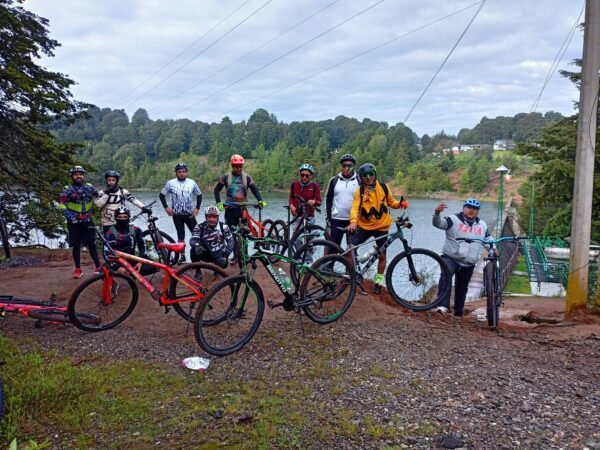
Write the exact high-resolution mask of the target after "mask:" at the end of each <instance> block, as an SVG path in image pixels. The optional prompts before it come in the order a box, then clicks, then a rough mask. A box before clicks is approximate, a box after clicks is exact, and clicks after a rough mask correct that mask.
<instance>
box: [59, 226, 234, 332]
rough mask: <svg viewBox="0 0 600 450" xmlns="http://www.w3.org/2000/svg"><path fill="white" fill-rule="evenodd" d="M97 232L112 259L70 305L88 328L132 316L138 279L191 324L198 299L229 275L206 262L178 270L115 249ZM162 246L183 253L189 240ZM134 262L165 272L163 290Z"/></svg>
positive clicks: (74, 317)
mask: <svg viewBox="0 0 600 450" xmlns="http://www.w3.org/2000/svg"><path fill="white" fill-rule="evenodd" d="M96 234H97V235H98V236H99V237H100V238H101V239H102V241H103V242H104V245H105V248H106V251H105V254H106V256H107V259H108V261H107V263H105V264H104V265H103V266H102V271H101V273H99V274H97V275H94V276H93V277H91V278H88V279H86V280H85V281H84V282H83V283H82V284H81V285H79V287H78V288H77V289H76V290H75V291H74V292H73V294H72V296H71V299H70V300H69V304H68V312H69V318H70V319H71V322H73V324H74V325H75V326H76V327H78V328H81V329H82V330H85V331H103V330H108V329H110V328H113V327H115V326H117V325H118V324H120V323H121V322H123V321H124V320H125V319H126V318H127V317H129V315H130V314H131V313H132V312H133V310H134V308H135V306H136V304H137V301H138V297H139V290H138V287H137V284H136V283H135V281H134V279H135V280H137V281H138V282H139V283H141V284H142V286H143V287H144V288H146V289H147V290H148V292H150V295H151V297H152V298H153V299H154V300H156V301H157V302H158V304H159V305H161V306H164V307H165V312H168V311H169V308H170V307H171V306H172V307H173V309H175V312H177V314H179V315H180V316H181V317H182V318H183V319H184V320H186V321H187V322H188V323H189V322H192V321H193V318H194V315H195V312H196V311H195V310H196V309H197V308H196V307H197V305H198V302H199V301H200V300H202V299H203V298H204V297H205V295H206V292H207V291H208V288H209V287H210V284H211V283H213V282H215V281H216V280H219V279H221V278H225V277H226V276H227V272H225V271H224V270H223V269H221V268H220V267H217V266H215V265H214V264H209V263H205V262H196V263H191V264H186V265H184V266H183V267H181V268H179V269H177V270H176V269H174V268H173V267H171V266H170V265H167V264H161V263H159V262H156V261H152V260H149V259H145V258H141V257H139V256H135V255H131V254H129V253H124V252H121V251H118V250H115V249H113V248H112V247H111V245H110V243H109V242H108V241H107V240H106V239H105V238H104V236H103V235H102V233H100V232H99V231H98V230H97V229H96ZM162 249H165V250H168V251H169V252H173V253H181V252H183V251H184V250H185V243H183V242H178V243H164V242H161V243H159V244H158V250H162ZM130 261H131V262H133V263H134V264H135V263H142V264H144V265H147V266H151V267H153V268H154V269H158V270H159V271H163V272H164V275H165V276H164V278H163V283H162V290H159V289H157V288H155V287H154V286H153V285H152V284H150V282H148V280H146V279H145V278H144V276H143V275H142V274H141V273H140V272H139V271H137V270H136V269H135V268H134V267H133V266H132V265H131V264H130ZM118 269H121V270H118ZM122 272H124V273H122ZM184 304H185V307H184ZM80 314H93V315H94V316H97V317H99V318H100V321H99V322H98V323H86V322H84V321H81V320H80V319H79V317H80Z"/></svg>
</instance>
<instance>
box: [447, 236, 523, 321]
mask: <svg viewBox="0 0 600 450" xmlns="http://www.w3.org/2000/svg"><path fill="white" fill-rule="evenodd" d="M524 239H528V238H527V237H516V236H504V237H501V238H498V239H481V238H475V237H473V238H457V239H456V240H457V241H465V242H481V243H482V245H483V246H484V248H487V250H488V254H487V256H485V257H484V258H483V260H484V261H485V265H484V266H483V289H484V292H485V298H486V317H487V323H488V326H490V327H492V328H496V327H497V326H498V324H499V322H500V306H502V305H503V304H504V301H503V300H502V289H503V288H502V286H501V284H500V281H501V280H500V279H501V276H500V260H499V256H500V253H499V252H498V248H497V247H496V244H499V243H501V242H506V241H510V242H518V241H521V240H524Z"/></svg>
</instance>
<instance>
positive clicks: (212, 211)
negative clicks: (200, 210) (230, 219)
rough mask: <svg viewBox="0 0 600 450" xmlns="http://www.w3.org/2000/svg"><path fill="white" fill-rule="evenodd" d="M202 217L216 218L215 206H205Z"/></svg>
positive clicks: (217, 212)
mask: <svg viewBox="0 0 600 450" xmlns="http://www.w3.org/2000/svg"><path fill="white" fill-rule="evenodd" d="M204 215H205V216H218V215H219V210H218V209H217V207H216V206H212V205H211V206H207V207H206V208H205V209H204Z"/></svg>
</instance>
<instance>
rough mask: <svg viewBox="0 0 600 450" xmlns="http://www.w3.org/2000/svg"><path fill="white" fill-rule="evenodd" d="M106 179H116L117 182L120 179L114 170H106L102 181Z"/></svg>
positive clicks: (119, 175)
mask: <svg viewBox="0 0 600 450" xmlns="http://www.w3.org/2000/svg"><path fill="white" fill-rule="evenodd" d="M108 177H113V178H116V179H117V181H119V179H120V178H121V174H120V173H119V172H117V171H116V170H107V171H106V172H104V179H105V180H106V179H107V178H108Z"/></svg>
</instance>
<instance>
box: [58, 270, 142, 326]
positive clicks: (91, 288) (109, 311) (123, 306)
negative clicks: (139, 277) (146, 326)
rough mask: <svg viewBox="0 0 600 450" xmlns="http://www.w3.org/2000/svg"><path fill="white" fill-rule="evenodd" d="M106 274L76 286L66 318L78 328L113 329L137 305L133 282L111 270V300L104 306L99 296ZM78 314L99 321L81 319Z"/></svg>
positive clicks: (137, 294)
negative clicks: (94, 317) (91, 316)
mask: <svg viewBox="0 0 600 450" xmlns="http://www.w3.org/2000/svg"><path fill="white" fill-rule="evenodd" d="M105 276H106V275H105V274H104V273H101V274H98V275H95V276H93V277H92V278H90V279H88V280H86V281H85V282H84V283H82V284H81V285H79V286H78V287H77V289H75V291H74V292H73V295H72V296H71V299H70V300H69V304H68V305H67V310H68V311H69V319H70V320H71V323H72V324H73V325H75V326H76V327H77V328H79V329H81V330H84V331H104V330H108V329H110V328H113V327H115V326H117V325H118V324H120V323H121V322H123V321H124V320H125V319H127V317H129V315H130V314H131V313H132V312H133V310H134V308H135V305H136V304H137V301H138V297H139V291H138V287H137V284H136V283H135V281H133V279H131V278H130V277H128V276H126V275H122V274H120V273H110V275H109V276H111V277H112V283H113V284H112V288H111V300H112V302H111V304H110V305H105V304H104V302H103V298H102V292H103V289H104V278H105ZM81 314H91V315H94V316H97V317H99V318H100V323H94V324H90V323H86V322H83V321H81V320H80V319H79V318H80V315H81Z"/></svg>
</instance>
